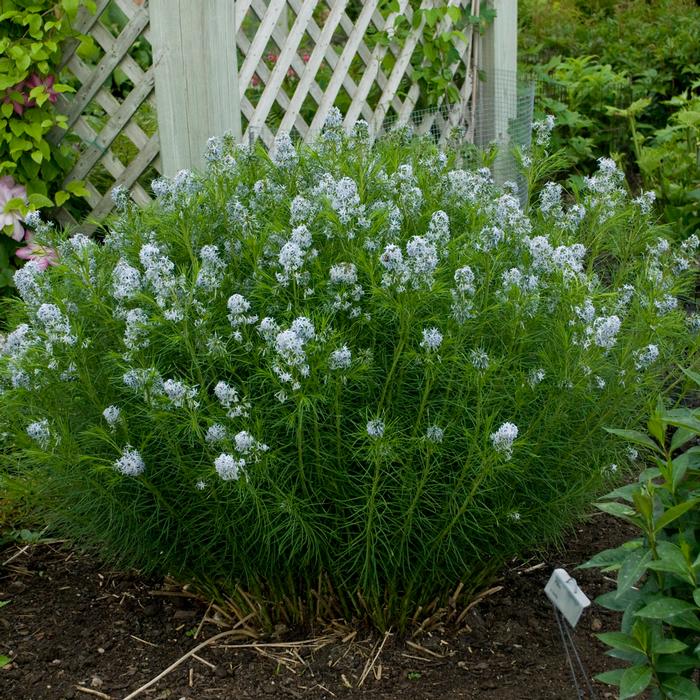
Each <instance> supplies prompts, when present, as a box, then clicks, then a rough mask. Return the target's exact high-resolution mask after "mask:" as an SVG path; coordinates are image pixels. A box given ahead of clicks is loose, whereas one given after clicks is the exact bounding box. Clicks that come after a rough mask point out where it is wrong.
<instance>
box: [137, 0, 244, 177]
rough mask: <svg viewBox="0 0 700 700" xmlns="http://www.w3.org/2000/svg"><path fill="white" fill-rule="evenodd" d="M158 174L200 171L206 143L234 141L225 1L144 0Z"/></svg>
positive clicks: (231, 51) (231, 50) (232, 67)
mask: <svg viewBox="0 0 700 700" xmlns="http://www.w3.org/2000/svg"><path fill="white" fill-rule="evenodd" d="M149 5H150V7H149V10H150V15H151V38H152V43H153V63H154V65H155V89H156V107H157V112H158V132H159V135H160V149H161V159H162V163H163V174H165V175H168V176H172V175H174V174H175V173H176V172H177V171H178V170H180V169H182V168H193V167H201V166H202V165H203V163H204V160H203V155H204V150H205V147H206V143H207V139H208V138H209V137H211V136H220V135H222V134H223V133H225V132H227V131H231V132H233V134H234V136H235V137H236V138H237V139H239V138H240V135H241V113H240V99H239V92H238V61H237V57H236V26H235V19H234V3H233V2H231V0H150V4H149Z"/></svg>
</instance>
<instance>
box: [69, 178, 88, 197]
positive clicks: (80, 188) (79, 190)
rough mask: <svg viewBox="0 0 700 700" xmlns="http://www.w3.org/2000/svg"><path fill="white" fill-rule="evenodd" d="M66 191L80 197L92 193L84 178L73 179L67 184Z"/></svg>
mask: <svg viewBox="0 0 700 700" xmlns="http://www.w3.org/2000/svg"><path fill="white" fill-rule="evenodd" d="M65 188H66V191H68V192H70V193H71V194H74V195H77V196H78V197H87V196H88V194H90V193H89V192H88V191H87V187H85V182H83V180H71V182H67V183H66V185H65Z"/></svg>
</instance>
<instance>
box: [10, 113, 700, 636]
mask: <svg viewBox="0 0 700 700" xmlns="http://www.w3.org/2000/svg"><path fill="white" fill-rule="evenodd" d="M335 117H336V118H335V119H334V120H332V121H331V123H330V124H329V125H327V127H326V129H325V131H324V133H323V134H322V135H321V137H320V138H319V140H318V142H317V143H316V144H315V145H314V146H309V147H307V146H300V147H295V146H294V145H293V144H292V142H291V141H290V140H289V139H288V138H286V137H279V138H278V139H277V141H276V143H275V146H274V148H273V149H272V151H271V154H270V155H268V154H267V153H266V152H265V151H264V150H263V149H262V148H261V149H258V150H251V149H249V148H248V147H246V146H240V145H235V144H234V143H232V142H231V140H230V139H228V138H223V139H213V140H212V141H211V144H210V149H209V153H208V158H209V165H208V168H207V170H206V172H205V173H203V174H196V173H190V172H182V173H180V174H178V175H177V176H176V177H175V178H173V179H171V180H165V179H163V180H159V181H157V182H155V183H154V188H153V189H154V192H155V193H156V194H157V201H156V202H155V203H154V204H153V205H152V206H149V207H146V208H138V207H135V206H129V205H128V204H126V199H125V198H124V197H121V199H120V209H121V211H120V212H119V214H118V215H117V216H116V217H115V218H114V219H112V220H111V221H110V222H109V223H108V225H107V226H106V227H105V233H104V240H103V241H102V242H97V241H95V240H92V239H89V238H87V237H86V236H85V235H82V234H80V233H77V234H73V235H71V236H69V235H68V234H64V233H61V232H58V231H55V230H54V229H53V228H52V227H50V226H48V225H45V224H44V225H41V226H39V231H38V233H37V239H43V240H42V241H41V242H42V243H44V244H46V245H50V246H52V247H55V248H56V249H57V250H58V255H59V262H58V264H57V265H55V266H53V267H50V268H49V269H47V270H45V271H41V270H40V269H39V267H38V266H37V265H36V264H34V263H31V262H30V263H28V264H27V265H26V266H25V267H23V268H22V269H21V270H20V271H18V272H17V275H16V285H17V289H18V291H19V294H20V295H21V300H19V301H17V302H15V303H13V304H12V305H11V306H10V307H9V308H8V310H9V313H10V326H9V327H10V328H12V329H13V330H12V331H11V332H9V333H8V335H7V336H6V337H5V338H4V341H3V344H2V350H1V355H0V385H1V387H2V400H1V408H0V412H1V415H0V419H1V420H2V423H3V431H4V432H5V433H7V434H8V436H7V437H6V438H5V457H4V459H5V463H6V466H5V473H6V474H7V473H11V474H12V475H13V476H14V477H21V478H23V479H26V480H29V481H30V482H31V484H32V488H33V489H34V491H35V494H36V499H37V503H38V505H39V506H40V507H41V508H43V510H44V512H45V513H47V514H48V515H49V516H50V517H51V522H52V523H53V524H54V526H55V527H56V528H58V529H59V530H60V531H62V532H65V533H67V534H68V535H71V536H73V537H75V538H77V539H78V541H80V542H85V543H88V544H91V545H94V546H96V547H98V548H99V551H100V552H102V553H103V554H104V555H105V556H106V557H110V558H112V559H113V560H116V561H117V562H119V563H121V564H129V565H136V566H138V567H140V568H142V569H143V570H148V571H159V572H169V573H171V574H173V575H175V576H179V577H181V578H183V579H184V578H187V579H191V580H194V581H197V582H199V584H200V585H202V586H205V587H206V588H207V590H210V591H213V592H215V593H216V594H218V595H222V596H223V595H232V596H235V595H236V591H240V590H245V591H247V592H248V593H247V596H248V597H247V598H246V599H247V600H249V601H250V600H266V601H272V602H275V601H277V602H281V601H287V605H288V606H290V605H291V606H292V607H294V606H295V605H297V603H291V602H289V601H300V600H301V601H302V607H303V605H305V603H304V601H308V603H309V605H310V606H311V605H314V606H315V605H316V602H314V601H315V599H314V597H313V595H312V593H313V591H314V590H315V589H316V588H318V586H319V581H323V582H324V583H323V584H322V587H324V590H326V591H331V590H332V591H333V595H334V597H335V600H337V601H339V603H340V605H341V608H340V609H341V610H342V611H343V612H344V614H346V615H348V616H351V615H353V614H356V613H358V612H359V613H365V614H367V615H368V616H369V617H370V618H371V619H372V620H373V621H374V622H375V623H376V624H377V625H378V626H379V627H387V626H389V625H394V626H398V627H399V628H403V627H405V625H406V624H407V621H408V620H409V619H410V618H411V616H412V615H413V614H414V613H415V611H416V609H417V608H418V606H421V605H426V604H429V603H431V602H432V601H434V600H436V599H437V600H438V601H439V600H440V599H444V597H445V595H446V594H447V593H449V592H450V591H452V590H454V588H455V586H456V585H457V584H458V583H459V582H463V584H464V586H463V590H464V591H465V592H467V593H469V592H470V591H474V590H476V589H477V588H478V587H479V586H480V585H483V584H484V582H485V581H487V579H488V578H489V577H490V576H492V575H493V573H494V572H495V570H496V569H497V567H498V566H499V565H500V564H502V563H503V561H504V560H506V559H507V558H509V557H512V556H514V555H516V554H519V553H523V552H525V551H526V550H528V548H532V547H534V546H540V545H542V544H543V543H546V542H550V541H552V540H555V539H556V538H557V537H558V536H560V535H561V533H562V532H563V529H564V528H565V527H566V526H567V525H570V524H571V523H572V522H573V521H574V519H575V518H576V517H577V516H578V515H580V513H581V511H582V509H583V508H584V507H585V506H586V504H588V503H590V501H591V499H592V498H593V497H594V496H596V495H599V493H600V492H601V490H602V489H605V488H607V487H608V486H609V483H607V482H609V481H610V479H611V478H612V471H613V470H611V469H610V465H612V464H618V465H623V464H625V459H626V458H625V456H624V446H620V445H619V444H618V442H617V440H616V439H615V438H611V436H609V435H608V434H607V433H605V432H604V430H603V428H604V427H605V426H616V427H620V426H623V427H624V426H627V427H634V426H635V425H636V424H637V423H638V422H639V420H640V419H641V416H643V415H644V410H645V408H646V405H647V402H648V400H649V398H650V397H652V396H654V395H655V394H656V392H658V391H659V390H660V389H661V388H662V386H663V383H664V382H665V381H669V377H672V372H673V366H674V363H675V362H678V361H679V360H680V359H681V358H682V357H683V356H686V357H687V356H688V355H689V354H692V353H694V352H696V349H697V344H698V335H697V328H698V325H699V324H698V322H697V317H692V316H688V314H687V313H686V311H685V310H684V306H683V303H681V302H682V300H683V298H684V294H686V293H687V288H688V284H689V280H690V279H691V278H692V275H693V274H694V271H695V272H696V271H697V248H698V240H697V238H696V237H694V238H691V239H689V240H688V241H686V242H685V243H684V244H682V245H681V246H674V245H673V244H671V243H670V242H669V241H668V240H667V239H666V238H665V235H664V229H663V228H659V227H657V226H656V225H655V224H654V221H653V214H652V212H651V211H650V201H649V198H644V197H641V198H638V199H636V200H635V199H633V198H632V197H630V196H629V195H628V194H627V192H626V190H625V187H624V181H623V177H622V174H621V172H620V171H619V170H618V169H617V168H616V167H615V164H614V163H613V162H612V161H611V160H605V159H604V160H601V162H600V169H599V171H598V172H597V173H596V174H594V175H592V176H591V177H589V178H588V179H587V180H586V182H585V187H584V189H583V190H582V191H581V192H580V193H579V195H578V196H577V197H576V198H574V197H573V196H572V195H569V194H567V193H566V192H564V191H563V190H562V188H561V186H560V185H558V184H554V183H545V184H544V185H543V186H541V187H539V188H538V187H536V186H534V184H533V186H532V187H531V191H530V201H529V204H528V205H527V206H522V205H521V203H520V200H519V196H518V193H517V191H516V188H515V186H514V185H507V186H505V188H501V189H499V188H498V187H496V186H495V185H494V183H493V181H492V178H491V175H490V174H489V172H488V170H485V169H482V170H469V169H467V168H466V167H464V166H462V165H460V163H459V161H458V159H457V155H456V154H455V153H450V152H447V153H443V152H441V151H439V150H438V149H437V148H436V147H435V146H434V145H432V144H430V143H428V142H425V141H421V140H416V139H409V138H407V136H406V133H405V131H401V130H399V131H397V132H396V133H393V134H391V135H389V136H387V137H385V138H384V139H381V140H379V141H378V142H376V143H374V144H372V143H371V142H370V139H369V138H368V134H367V129H366V125H363V124H358V125H357V126H356V127H355V128H354V129H353V130H352V132H351V133H349V134H347V133H345V132H344V131H343V129H342V127H341V126H340V120H339V119H338V118H337V115H335ZM544 149H546V141H545V143H544V144H542V143H541V144H539V145H535V146H533V151H532V152H530V153H527V154H525V156H524V157H523V160H524V161H525V165H526V166H529V168H530V170H529V171H528V172H532V170H531V169H532V168H536V167H538V166H539V165H540V164H541V162H542V159H543V158H546V156H545V155H543V151H544ZM527 174H528V173H525V175H526V177H527ZM679 300H681V301H679ZM683 363H684V364H687V361H685V360H684V362H683ZM620 471H623V470H622V469H621V470H620ZM256 596H257V597H256ZM241 601H243V599H242V598H241ZM241 605H243V602H241ZM314 609H315V608H314ZM287 614H289V615H291V617H294V615H297V618H298V617H300V616H301V611H300V610H297V611H296V612H295V613H289V611H288V612H287Z"/></svg>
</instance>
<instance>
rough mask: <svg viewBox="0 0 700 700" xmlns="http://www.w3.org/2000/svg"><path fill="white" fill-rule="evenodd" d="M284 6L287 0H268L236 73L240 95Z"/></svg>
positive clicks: (247, 83)
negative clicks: (263, 14) (243, 59)
mask: <svg viewBox="0 0 700 700" xmlns="http://www.w3.org/2000/svg"><path fill="white" fill-rule="evenodd" d="M248 4H250V3H248ZM286 6H287V0H270V2H268V4H267V12H266V13H265V16H264V17H263V18H262V22H260V25H259V26H258V29H257V31H256V32H255V37H254V39H253V41H252V42H251V44H250V49H249V51H248V55H247V56H246V57H245V61H243V65H242V66H241V69H240V72H239V74H238V89H239V93H240V94H241V95H243V94H245V91H246V90H247V89H248V85H249V84H250V81H251V79H252V77H253V75H254V74H255V71H256V69H257V67H258V64H259V63H260V62H261V60H262V57H263V54H264V53H265V49H266V48H267V43H268V41H269V40H270V36H271V35H272V32H273V31H274V29H275V25H276V24H277V21H278V19H279V16H280V14H282V12H283V11H284V9H285V8H286ZM244 17H245V15H243V18H244ZM243 18H242V19H243Z"/></svg>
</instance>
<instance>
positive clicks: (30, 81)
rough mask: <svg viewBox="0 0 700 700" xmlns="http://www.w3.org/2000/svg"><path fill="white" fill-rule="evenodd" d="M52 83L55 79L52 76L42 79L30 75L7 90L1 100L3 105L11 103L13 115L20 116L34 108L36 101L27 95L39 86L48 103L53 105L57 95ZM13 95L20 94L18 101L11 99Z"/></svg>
mask: <svg viewBox="0 0 700 700" xmlns="http://www.w3.org/2000/svg"><path fill="white" fill-rule="evenodd" d="M54 82H55V77H54V76H53V75H47V76H44V77H43V78H42V77H41V76H40V75H39V74H38V73H32V75H31V76H30V77H29V78H27V79H26V80H23V81H22V82H20V83H17V85H13V86H12V87H11V88H10V89H9V90H7V92H6V94H5V97H4V98H3V100H2V101H3V104H9V103H10V102H11V103H12V109H13V110H14V112H15V114H18V115H19V116H22V114H23V113H24V110H25V109H28V108H29V107H36V100H34V99H33V98H31V97H29V93H30V92H31V91H32V89H33V88H35V87H39V85H43V86H44V88H45V89H46V92H47V93H48V95H49V98H48V99H49V102H51V103H52V104H54V103H55V102H56V100H58V93H57V92H56V91H55V90H54V89H53V85H54ZM13 93H20V99H19V100H18V99H12V97H11V95H12V94H13Z"/></svg>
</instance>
